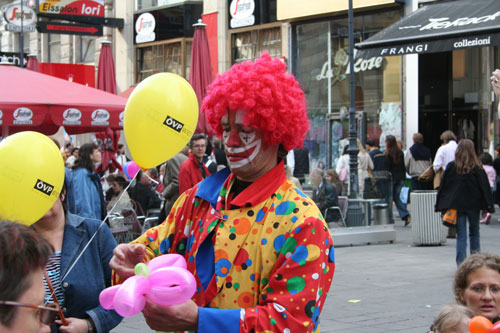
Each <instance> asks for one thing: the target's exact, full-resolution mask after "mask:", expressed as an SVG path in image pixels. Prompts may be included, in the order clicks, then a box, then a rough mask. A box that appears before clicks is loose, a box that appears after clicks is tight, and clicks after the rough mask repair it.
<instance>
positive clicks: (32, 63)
mask: <svg viewBox="0 0 500 333" xmlns="http://www.w3.org/2000/svg"><path fill="white" fill-rule="evenodd" d="M26 68H27V69H29V70H32V71H35V72H40V67H39V66H38V59H37V58H36V54H34V53H30V54H28V64H27V65H26Z"/></svg>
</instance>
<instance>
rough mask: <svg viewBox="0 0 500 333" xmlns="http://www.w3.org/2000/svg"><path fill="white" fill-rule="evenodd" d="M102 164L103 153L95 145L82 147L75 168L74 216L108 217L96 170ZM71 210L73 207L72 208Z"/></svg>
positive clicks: (73, 178) (99, 218) (86, 144)
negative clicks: (98, 164)
mask: <svg viewBox="0 0 500 333" xmlns="http://www.w3.org/2000/svg"><path fill="white" fill-rule="evenodd" d="M100 162H101V151H100V150H99V148H98V147H97V145H96V144H95V143H85V144H83V145H82V146H81V147H80V153H79V154H78V159H77V160H76V162H75V166H74V167H73V177H72V184H73V194H71V193H70V192H69V193H68V194H69V195H70V196H71V195H74V201H73V200H72V198H69V199H70V200H71V202H74V206H75V207H74V208H73V210H72V211H71V212H72V213H73V214H76V215H79V216H82V217H87V218H92V219H96V220H103V219H104V218H105V217H106V203H105V201H104V195H103V191H102V185H101V179H100V177H99V175H97V174H96V173H95V172H94V170H95V167H96V165H97V163H100ZM70 208H71V207H70Z"/></svg>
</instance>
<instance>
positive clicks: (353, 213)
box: [347, 0, 363, 226]
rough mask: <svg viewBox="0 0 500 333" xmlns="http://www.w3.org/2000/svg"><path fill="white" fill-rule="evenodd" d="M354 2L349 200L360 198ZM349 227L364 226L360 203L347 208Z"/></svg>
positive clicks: (351, 21) (351, 39) (350, 27)
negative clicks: (355, 102)
mask: <svg viewBox="0 0 500 333" xmlns="http://www.w3.org/2000/svg"><path fill="white" fill-rule="evenodd" d="M353 21H354V19H353V9H352V0H349V10H348V24H349V73H350V75H349V83H350V97H351V100H350V107H349V147H348V149H347V152H348V153H349V190H350V191H349V199H357V198H358V190H359V182H358V153H359V149H358V145H357V142H356V138H357V135H356V134H357V131H356V110H355V105H354V101H355V95H354V94H355V87H354V27H353ZM347 222H348V226H361V225H363V211H362V209H361V204H360V203H359V201H355V200H353V201H350V202H349V205H348V208H347Z"/></svg>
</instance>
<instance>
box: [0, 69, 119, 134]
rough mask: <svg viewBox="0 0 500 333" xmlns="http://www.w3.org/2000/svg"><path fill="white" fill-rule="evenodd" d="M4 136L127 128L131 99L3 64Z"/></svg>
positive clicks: (0, 86) (0, 73) (0, 117)
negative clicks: (127, 107)
mask: <svg viewBox="0 0 500 333" xmlns="http://www.w3.org/2000/svg"><path fill="white" fill-rule="evenodd" d="M0 78H1V79H0V110H1V112H0V127H2V134H3V135H7V134H9V133H10V134H12V133H15V132H20V131H28V130H31V131H37V132H41V133H44V134H47V135H51V134H54V133H55V132H57V130H58V129H59V126H64V128H65V130H66V132H67V133H68V134H79V133H88V132H98V131H103V130H105V129H106V128H107V127H111V128H112V129H115V130H119V129H122V127H123V110H124V109H125V104H126V103H127V99H126V98H123V97H120V96H117V95H113V94H110V93H106V92H104V91H100V90H98V89H95V88H90V87H86V86H84V85H82V84H78V83H74V82H70V81H67V80H62V79H59V78H56V77H53V76H50V75H46V74H42V73H37V72H34V71H30V70H26V69H24V68H19V67H17V66H10V65H0Z"/></svg>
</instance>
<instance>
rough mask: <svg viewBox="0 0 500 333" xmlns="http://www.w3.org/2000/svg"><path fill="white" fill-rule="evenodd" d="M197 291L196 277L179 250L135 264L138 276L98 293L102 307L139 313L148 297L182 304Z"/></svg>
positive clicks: (124, 312)
mask: <svg viewBox="0 0 500 333" xmlns="http://www.w3.org/2000/svg"><path fill="white" fill-rule="evenodd" d="M195 291H196V280H195V278H194V276H193V274H191V272H189V271H188V270H187V269H186V260H184V257H182V256H180V255H178V254H165V255H162V256H160V257H156V258H155V259H153V260H151V261H150V262H148V263H147V265H146V264H143V263H140V264H137V265H136V266H135V276H131V277H130V278H128V279H127V280H126V281H125V282H124V283H123V284H121V285H116V286H112V287H109V288H106V289H104V290H103V291H102V292H101V294H100V295H99V302H100V303H101V305H102V307H103V308H105V309H107V310H110V309H114V310H116V312H118V314H119V315H120V316H122V317H131V316H135V315H136V314H138V313H140V312H141V311H142V310H143V309H144V305H146V298H147V299H149V300H150V301H152V302H154V303H156V304H160V305H175V304H182V303H184V302H186V301H188V300H189V299H191V297H193V295H194V293H195Z"/></svg>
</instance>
